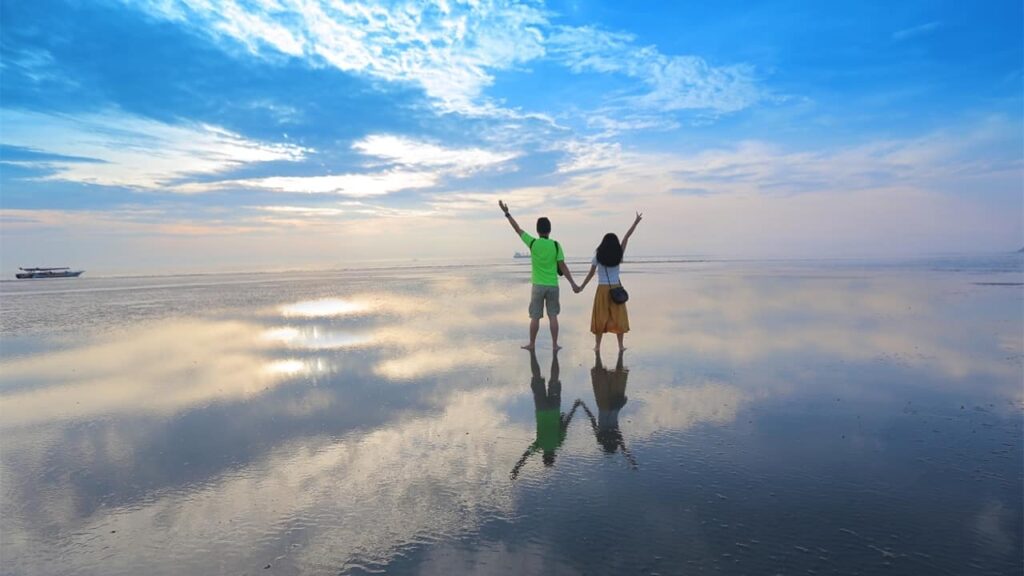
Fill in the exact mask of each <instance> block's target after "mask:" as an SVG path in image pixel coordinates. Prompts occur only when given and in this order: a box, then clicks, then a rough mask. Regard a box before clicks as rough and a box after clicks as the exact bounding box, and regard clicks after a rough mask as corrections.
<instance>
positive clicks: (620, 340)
mask: <svg viewBox="0 0 1024 576" xmlns="http://www.w3.org/2000/svg"><path fill="white" fill-rule="evenodd" d="M616 336H618V338H619V352H622V351H623V350H625V349H626V347H625V346H623V345H622V338H623V337H625V336H626V335H625V334H621V333H620V334H616Z"/></svg>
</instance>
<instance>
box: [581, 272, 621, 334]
mask: <svg viewBox="0 0 1024 576" xmlns="http://www.w3.org/2000/svg"><path fill="white" fill-rule="evenodd" d="M615 286H618V284H616V285H615ZM612 288H613V286H609V285H608V284H598V285H597V292H596V293H595V294H594V311H593V313H591V315H590V331H591V332H592V333H594V334H604V333H606V332H611V333H612V334H625V333H626V332H629V314H628V313H627V312H626V305H625V304H616V303H615V302H612V295H611V290H612Z"/></svg>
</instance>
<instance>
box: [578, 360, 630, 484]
mask: <svg viewBox="0 0 1024 576" xmlns="http://www.w3.org/2000/svg"><path fill="white" fill-rule="evenodd" d="M628 378H629V369H628V368H626V367H625V366H623V364H622V351H619V358H618V361H617V362H616V363H615V369H614V370H609V369H607V368H605V367H604V364H602V363H601V352H600V351H598V352H596V353H595V354H594V367H593V368H591V369H590V382H591V384H592V385H593V387H594V401H595V402H597V418H594V414H593V413H592V412H591V411H590V409H589V408H587V405H586V404H582V406H583V411H584V412H586V413H587V417H588V418H589V419H590V427H591V428H592V429H593V431H594V437H595V438H597V443H598V444H599V445H600V446H601V447H602V448H603V449H604V451H605V453H607V454H614V453H616V452H618V451H621V452H622V455H623V456H624V457H625V458H626V461H627V462H629V465H630V467H631V468H633V469H634V470H636V469H637V463H636V459H635V458H634V457H633V454H632V453H631V452H630V451H629V448H627V447H626V441H625V440H624V439H623V438H622V430H621V429H619V410H621V409H622V407H623V406H625V405H626V401H627V398H626V380H627V379H628Z"/></svg>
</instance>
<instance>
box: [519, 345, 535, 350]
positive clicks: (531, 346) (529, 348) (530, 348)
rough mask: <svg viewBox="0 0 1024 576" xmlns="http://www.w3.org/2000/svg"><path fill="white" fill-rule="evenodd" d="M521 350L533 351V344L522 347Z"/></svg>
mask: <svg viewBox="0 0 1024 576" xmlns="http://www.w3.org/2000/svg"><path fill="white" fill-rule="evenodd" d="M520 348H522V349H523V350H533V344H527V345H525V346H520Z"/></svg>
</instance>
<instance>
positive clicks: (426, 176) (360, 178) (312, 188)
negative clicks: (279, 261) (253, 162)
mask: <svg viewBox="0 0 1024 576" xmlns="http://www.w3.org/2000/svg"><path fill="white" fill-rule="evenodd" d="M437 181H438V176H437V174H435V173H431V172H382V173H378V174H340V175H337V176H273V177H270V178H253V179H248V180H231V181H224V182H218V183H216V184H215V186H216V187H228V186H238V187H242V188H263V189H266V190H271V191H273V192H292V193H308V194H342V195H345V196H350V197H354V198H360V197H367V196H382V195H384V194H390V193H391V192H397V191H399V190H410V189H415V188H429V187H431V186H434V185H435V184H437Z"/></svg>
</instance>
